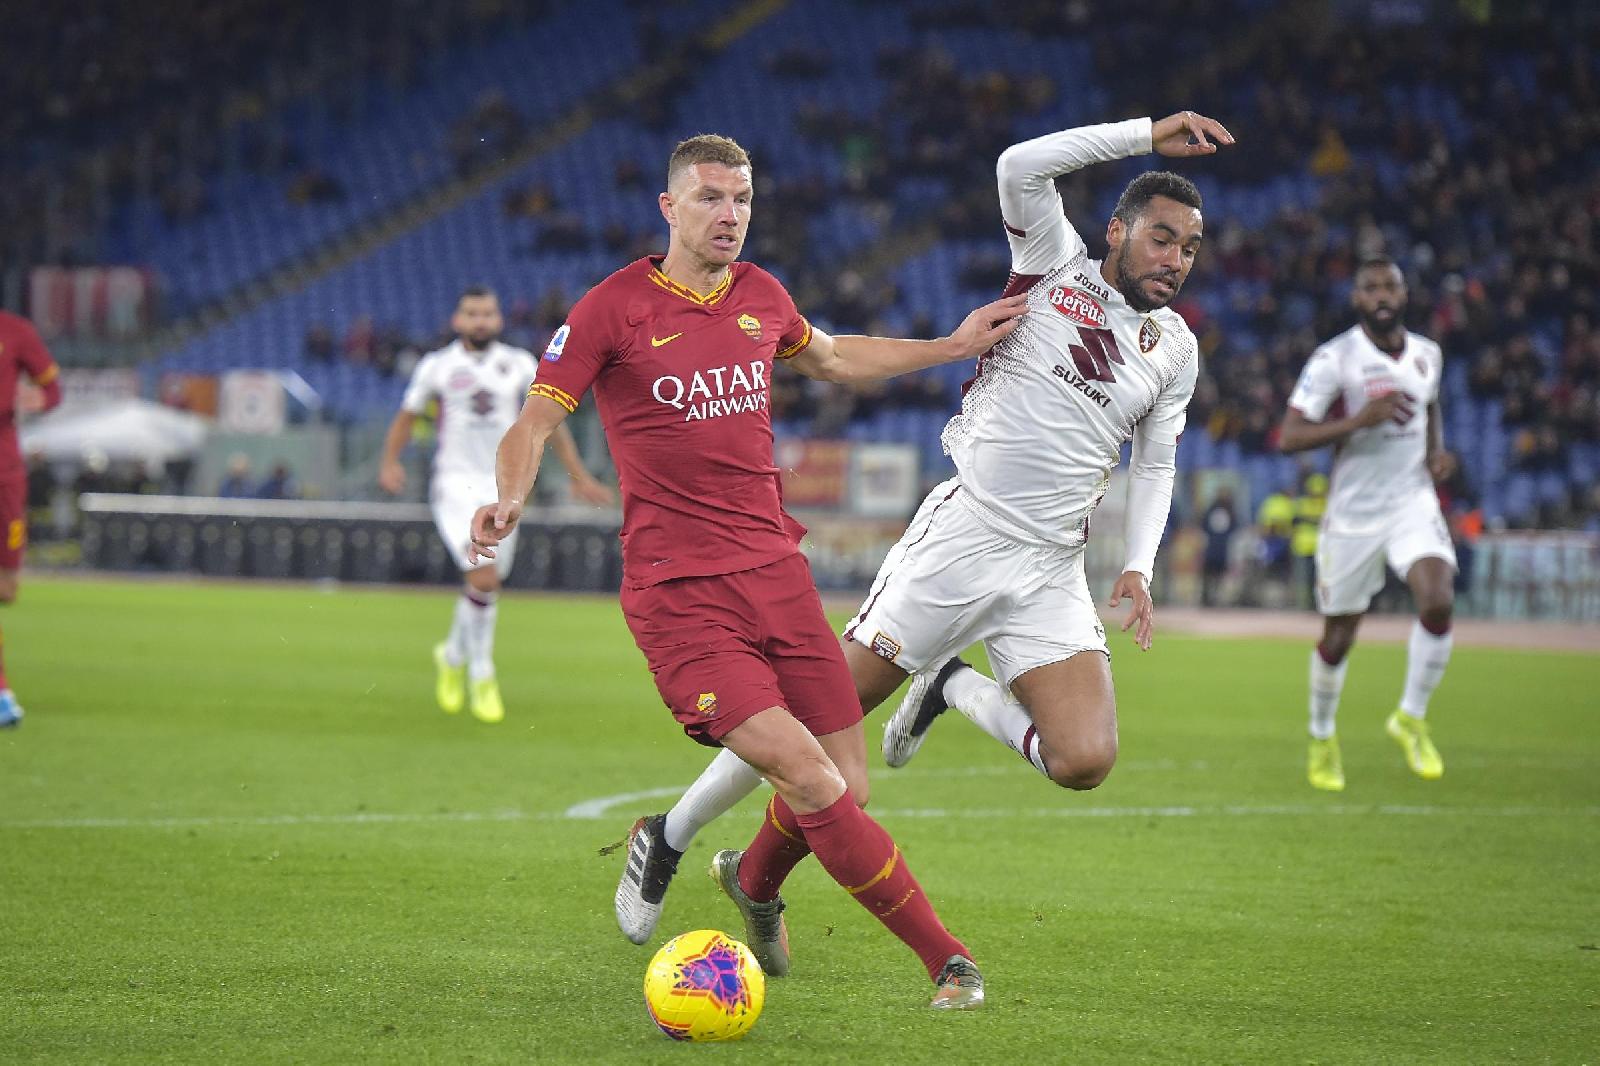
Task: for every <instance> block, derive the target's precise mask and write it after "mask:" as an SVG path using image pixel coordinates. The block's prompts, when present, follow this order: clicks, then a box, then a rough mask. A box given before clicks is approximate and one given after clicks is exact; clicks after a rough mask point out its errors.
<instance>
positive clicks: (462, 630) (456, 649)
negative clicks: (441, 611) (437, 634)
mask: <svg viewBox="0 0 1600 1066" xmlns="http://www.w3.org/2000/svg"><path fill="white" fill-rule="evenodd" d="M477 609H478V608H477V605H476V604H474V603H473V602H472V601H471V600H469V599H467V597H466V594H465V593H462V594H461V595H460V596H457V597H456V609H455V614H454V615H453V616H452V617H451V620H450V635H449V636H447V637H445V638H444V661H445V662H447V663H449V664H450V665H451V666H460V665H461V664H462V663H464V662H466V661H467V654H468V650H469V647H470V645H469V644H468V637H467V634H468V633H469V632H470V631H471V629H472V612H473V611H476V610H477Z"/></svg>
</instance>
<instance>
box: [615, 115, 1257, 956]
mask: <svg viewBox="0 0 1600 1066" xmlns="http://www.w3.org/2000/svg"><path fill="white" fill-rule="evenodd" d="M1231 143H1233V137H1232V136H1231V135H1230V134H1229V133H1228V131H1227V130H1226V129H1224V128H1223V127H1222V125H1221V124H1220V123H1218V122H1216V121H1214V120H1212V119H1209V118H1205V117H1204V116H1201V115H1196V114H1194V113H1193V112H1188V111H1185V112H1181V113H1179V114H1176V115H1172V116H1170V117H1168V118H1165V119H1162V120H1161V121H1159V122H1155V123H1152V122H1151V120H1150V119H1147V118H1144V119H1133V120H1130V121H1127V122H1117V123H1109V124H1105V125H1099V126H1085V127H1082V128H1080V129H1073V130H1067V131H1065V132H1062V133H1056V134H1052V135H1050V136H1046V137H1040V138H1038V139H1036V140H1032V141H1028V142H1026V143H1023V144H1019V145H1015V146H1013V147H1012V148H1009V149H1007V150H1006V152H1005V153H1004V154H1002V155H1001V157H1000V162H999V165H998V180H999V187H1000V206H1001V211H1002V214H1003V220H1004V223H1005V229H1006V233H1007V235H1008V240H1009V242H1010V245H1011V270H1012V275H1011V279H1010V282H1009V284H1008V285H1007V287H1006V292H1005V295H1007V296H1011V295H1015V294H1019V293H1026V294H1027V297H1028V308H1029V310H1028V314H1027V315H1026V316H1025V317H1024V318H1023V319H1022V320H1021V322H1022V324H1021V326H1019V327H1018V328H1017V329H1016V330H1015V331H1013V332H1012V334H1011V335H1010V336H1009V337H1007V338H1006V339H1005V340H1003V341H1002V342H1001V343H1000V344H999V345H997V346H996V347H995V348H994V349H993V350H992V351H990V352H989V353H988V354H986V355H985V356H984V357H983V358H982V359H981V360H979V363H978V372H977V375H976V377H975V378H974V379H973V381H972V382H971V383H970V384H969V386H968V388H967V390H966V393H965V396H964V397H963V400H962V405H961V411H960V413H959V414H957V415H956V417H955V418H953V419H952V420H951V422H950V425H949V426H948V427H947V428H946V429H945V433H944V443H945V448H946V450H947V451H948V452H949V453H950V456H951V458H952V459H953V460H954V461H955V465H956V470H957V471H958V473H957V476H956V477H954V478H952V479H951V480H949V481H947V482H945V483H944V484H942V485H940V486H938V487H937V488H935V489H934V490H933V491H932V492H931V493H930V494H929V495H928V497H927V499H926V500H924V502H923V504H922V506H921V508H920V509H919V510H918V512H917V514H916V516H915V517H914V518H913V519H912V521H911V525H910V527H909V528H908V529H907V530H906V533H905V535H904V536H903V537H902V538H901V540H900V542H899V543H898V544H896V545H895V546H894V547H893V548H892V549H890V551H889V554H888V557H887V558H886V559H885V560H884V563H883V566H882V568H881V569H880V570H879V572H878V576H877V579H876V580H875V581H874V583H873V586H872V590H871V592H870V593H869V594H868V597H867V600H866V602H865V603H864V604H863V606H862V608H861V611H860V613H859V614H858V615H857V616H856V617H855V619H854V620H853V621H852V622H851V623H850V624H849V626H848V627H846V629H845V634H844V636H845V639H844V641H843V643H844V652H845V661H846V662H847V663H848V664H849V667H850V672H851V674H852V676H853V677H854V679H855V683H856V691H857V694H858V695H859V696H860V698H861V703H862V706H863V707H864V708H865V709H867V710H871V709H872V708H874V707H876V706H877V705H878V704H879V703H881V702H883V701H884V700H885V699H887V698H888V697H889V696H890V695H891V694H892V693H893V692H894V691H895V689H896V688H898V687H899V686H900V684H901V682H903V681H904V680H905V677H906V675H907V674H914V675H916V677H915V679H914V680H913V682H912V685H911V688H910V690H909V691H908V693H907V695H906V697H905V699H904V700H903V701H902V702H901V704H900V707H899V709H898V710H897V711H896V712H895V714H894V716H893V717H892V718H891V719H890V721H889V723H888V725H887V727H886V729H885V733H884V756H885V758H886V759H887V760H888V762H889V764H890V765H891V766H899V765H902V764H904V763H905V762H906V761H907V760H909V759H910V758H911V756H912V755H913V754H914V753H915V752H916V750H917V748H918V747H919V746H920V745H921V743H922V741H923V738H924V736H925V735H926V732H927V729H928V726H929V724H930V723H931V722H932V721H933V719H934V718H935V717H936V716H937V715H938V714H940V713H941V712H943V711H944V710H945V709H946V707H956V708H958V709H960V710H961V711H962V713H963V714H965V715H966V716H967V717H968V718H969V719H971V720H972V721H973V722H974V723H975V724H976V725H977V726H978V727H979V728H980V729H982V730H983V731H984V732H986V733H988V734H989V735H990V736H992V737H994V738H995V739H996V740H999V741H1000V742H1001V743H1003V744H1006V745H1007V746H1009V747H1010V748H1012V749H1013V750H1014V751H1016V752H1018V753H1019V754H1021V755H1022V756H1023V758H1025V759H1027V760H1028V762H1029V763H1030V764H1031V765H1032V766H1033V767H1034V768H1035V769H1037V770H1038V771H1039V772H1040V773H1041V774H1044V775H1045V776H1047V777H1048V778H1050V779H1051V780H1052V781H1054V782H1055V783H1057V784H1059V785H1061V786H1063V787H1065V788H1073V789H1090V788H1094V787H1095V786H1096V785H1098V784H1100V782H1101V781H1103V780H1104V779H1105V777H1106V775H1107V774H1108V773H1110V771H1111V766H1112V764H1113V763H1114V762H1115V760H1116V753H1117V719H1116V696H1115V693H1114V692H1113V689H1112V683H1111V670H1110V653H1109V651H1108V650H1107V648H1106V642H1105V629H1104V627H1103V626H1102V625H1101V624H1100V618H1099V613H1098V611H1097V610H1096V609H1095V604H1094V598H1093V596H1092V595H1091V593H1090V591H1089V586H1088V582H1087V580H1086V578H1085V575H1084V569H1083V547H1084V543H1085V541H1086V540H1087V537H1088V531H1089V516H1090V514H1091V513H1092V512H1093V511H1094V508H1095V506H1096V505H1097V504H1098V503H1099V502H1100V498H1101V497H1102V496H1103V495H1104V493H1105V490H1106V486H1107V483H1108V481H1109V478H1110V474H1111V471H1112V469H1113V468H1114V467H1115V466H1116V465H1117V463H1118V461H1119V459H1120V455H1121V449H1122V445H1123V443H1124V442H1125V441H1128V440H1130V439H1131V440H1132V441H1133V463H1132V478H1131V480H1130V488H1129V492H1128V507H1127V529H1126V533H1127V564H1126V566H1125V568H1124V573H1123V574H1122V576H1121V577H1119V578H1118V579H1117V582H1116V584H1115V586H1114V587H1113V589H1112V593H1111V601H1110V602H1111V605H1112V606H1117V605H1118V604H1119V603H1120V602H1121V601H1122V599H1123V598H1124V597H1128V598H1130V599H1131V600H1132V601H1133V606H1132V610H1131V612H1130V613H1129V615H1128V617H1127V620H1126V622H1125V623H1124V625H1123V627H1122V628H1123V629H1124V630H1127V629H1128V628H1129V627H1131V626H1135V625H1136V626H1137V630H1136V638H1137V641H1138V644H1139V646H1140V647H1142V648H1145V649H1148V648H1149V647H1150V638H1151V632H1152V630H1153V628H1154V621H1155V619H1154V609H1153V606H1152V603H1151V599H1150V592H1149V582H1150V575H1151V573H1152V571H1153V568H1154V562H1155V555H1156V549H1157V547H1158V546H1159V544H1160V541H1161V534H1162V532H1163V530H1164V529H1165V527H1166V522H1167V513H1168V510H1169V508H1170V505H1171V501H1172V480H1173V476H1174V472H1175V467H1174V455H1175V451H1176V446H1177V442H1178V435H1179V434H1180V433H1181V432H1182V431H1183V426H1184V409H1185V408H1186V407H1187V406H1188V403H1189V398H1190V396H1191V395H1192V394H1193V392H1194V386H1195V380H1196V377H1197V375H1198V372H1199V362H1198V360H1199V355H1198V348H1197V345H1196V343H1195V339H1194V335H1193V334H1192V333H1191V332H1190V331H1189V328H1188V326H1187V325H1186V324H1185V323H1184V321H1183V319H1182V318H1180V317H1179V316H1178V314H1177V313H1176V312H1174V311H1171V310H1168V309H1167V307H1166V305H1167V304H1168V303H1169V302H1171V300H1172V299H1173V297H1175V296H1176V295H1177V294H1178V290H1179V289H1181V288H1182V286H1183V283H1184V279H1185V278H1187V277H1188V274H1189V270H1190V268H1191V267H1192V266H1193V265H1194V260H1195V256H1196V254H1197V252H1198V250H1199V246H1200V240H1201V230H1202V221H1201V214H1200V193H1199V191H1198V190H1197V189H1196V188H1195V187H1194V184H1193V183H1192V182H1190V181H1189V180H1187V179H1186V178H1183V177H1180V176H1179V175H1176V174H1172V173H1167V172H1159V171H1158V172H1152V173H1147V174H1143V175H1140V176H1139V177H1138V178H1135V179H1134V180H1133V181H1132V182H1130V183H1129V185H1128V187H1127V188H1126V189H1125V190H1124V191H1123V194H1122V196H1121V198H1120V199H1119V200H1118V202H1117V206H1116V209H1115V211H1114V212H1113V215H1112V218H1111V220H1110V222H1109V223H1108V225H1107V228H1106V240H1107V244H1108V245H1109V247H1110V251H1109V253H1108V254H1107V256H1106V260H1105V262H1104V263H1098V262H1095V261H1093V260H1091V259H1089V257H1088V250H1087V248H1086V247H1085V245H1084V242H1083V240H1082V239H1081V238H1080V237H1079V236H1078V233H1077V231H1076V230H1074V229H1073V227H1072V225H1071V223H1070V222H1068V221H1067V218H1066V216H1065V214H1064V213H1063V207H1062V202H1061V196H1060V194H1059V193H1058V192H1057V191H1056V186H1055V179H1056V178H1058V177H1060V176H1062V175H1064V174H1067V173H1070V172H1071V171H1074V170H1077V169H1079V168H1081V167H1084V166H1087V165H1089V164H1091V163H1098V162H1108V161H1111V160H1115V159H1122V158H1124V157H1126V156H1131V155H1136V154H1142V153H1146V152H1150V151H1152V150H1154V151H1157V152H1160V153H1161V154H1163V155H1168V156H1180V157H1181V156H1196V155H1206V154H1209V153H1212V152H1215V151H1216V150H1217V145H1218V144H1231ZM980 640H981V641H983V642H984V643H985V646H986V648H987V650H988V653H989V660H990V663H991V664H992V665H993V667H994V669H995V672H996V674H997V675H998V680H991V679H990V678H988V677H985V676H984V675H983V674H980V673H979V672H978V671H976V670H974V669H972V668H970V667H968V666H967V665H966V664H965V663H963V662H962V661H961V660H960V659H958V658H955V656H956V655H957V654H958V653H959V652H960V651H961V650H962V649H964V648H966V647H967V646H969V645H970V644H973V643H974V642H977V641H980ZM1085 652H1088V653H1091V654H1083V653H1085ZM758 781H759V778H758V777H757V776H756V774H755V772H754V771H753V770H751V769H749V768H748V767H746V766H745V765H744V764H743V763H741V762H740V761H739V760H738V759H737V758H736V757H735V756H734V755H733V754H732V753H731V752H723V753H721V754H719V755H718V756H717V757H716V759H715V760H713V761H712V764H711V766H710V767H708V768H707V770H706V771H705V772H704V773H703V774H702V775H701V776H700V778H699V780H697V781H696V782H695V784H694V785H692V786H690V788H689V790H688V791H687V792H686V793H685V794H684V796H683V798H682V799H680V800H679V802H678V804H677V805H676V806H675V807H673V809H672V810H671V811H670V812H668V813H667V814H666V815H665V816H662V815H656V816H653V817H651V818H645V819H640V821H639V822H638V823H636V824H635V826H634V828H633V831H632V832H631V834H630V837H629V854H628V860H627V866H626V869H625V870H624V872H623V876H622V879H621V882H620V883H619V885H618V888H617V896H616V912H617V920H618V924H619V925H621V927H622V929H623V932H624V933H625V934H627V936H628V937H629V939H631V940H633V941H634V942H635V943H643V942H644V940H646V939H647V938H648V937H649V935H650V932H651V931H652V930H653V929H654V926H655V923H656V920H657V918H658V917H659V915H660V909H661V900H662V897H663V895H664V893H665V891H666V885H667V882H668V881H669V880H670V878H671V875H672V871H673V870H674V869H675V868H676V863H677V857H678V855H679V854H680V853H681V852H682V850H683V848H685V847H687V845H688V842H689V840H690V839H692V838H693V836H694V834H695V832H697V831H698V829H699V828H700V827H701V826H702V825H705V824H706V823H707V822H709V821H710V820H711V819H713V818H715V817H717V816H718V815H720V814H721V813H722V812H723V811H725V810H727V809H728V808H729V807H731V806H732V805H733V804H734V803H735V802H737V801H738V800H739V799H741V798H742V797H743V796H745V795H746V794H747V793H749V792H750V791H751V789H753V788H754V787H755V785H756V784H757V782H758ZM856 799H857V802H859V803H863V804H864V803H865V802H866V800H867V797H866V796H865V795H861V796H857V797H856Z"/></svg>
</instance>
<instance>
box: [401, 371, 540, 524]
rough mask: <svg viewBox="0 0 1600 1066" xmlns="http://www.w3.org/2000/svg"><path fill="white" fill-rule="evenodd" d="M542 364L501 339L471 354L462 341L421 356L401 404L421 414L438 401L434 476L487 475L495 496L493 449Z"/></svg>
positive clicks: (481, 477)
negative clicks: (502, 342) (437, 431)
mask: <svg viewBox="0 0 1600 1066" xmlns="http://www.w3.org/2000/svg"><path fill="white" fill-rule="evenodd" d="M538 368H539V364H538V362H537V361H536V360H535V359H534V357H533V355H532V353H530V352H528V351H527V350H526V349H523V348H513V347H512V346H511V345H509V344H501V343H500V342H499V341H495V342H494V343H493V344H491V345H489V347H488V349H487V350H486V351H482V352H469V351H467V349H466V348H464V347H463V346H462V344H461V342H460V341H459V340H458V341H455V342H454V343H452V344H450V345H449V346H448V347H445V348H440V349H439V350H438V351H436V352H429V353H428V354H427V355H426V356H424V357H423V358H422V361H421V362H420V363H418V364H417V369H416V370H415V371H414V372H413V373H412V375H411V384H410V385H408V386H407V387H406V394H405V398H404V399H403V400H402V401H401V403H400V406H401V407H402V408H404V409H405V410H407V411H410V412H411V413H412V414H421V413H422V411H423V409H424V408H426V407H427V405H428V401H429V400H430V399H435V398H437V399H438V401H439V446H438V450H437V451H436V452H435V453H434V457H433V470H434V474H435V476H436V477H437V476H445V477H470V478H473V479H476V480H482V479H484V478H487V479H488V486H489V490H490V492H491V494H492V492H493V488H494V456H495V449H496V448H498V447H499V446H500V438H501V437H503V436H505V433H506V430H508V429H510V428H511V424H512V423H513V422H515V421H516V420H517V414H518V413H519V412H520V411H521V410H522V401H523V398H524V397H525V396H527V394H528V386H530V385H531V384H533V379H534V375H535V374H536V373H537V372H538Z"/></svg>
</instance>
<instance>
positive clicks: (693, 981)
mask: <svg viewBox="0 0 1600 1066" xmlns="http://www.w3.org/2000/svg"><path fill="white" fill-rule="evenodd" d="M766 998H767V975H766V974H764V973H762V972H761V964H760V963H758V962H756V957H755V956H754V955H753V954H751V952H750V949H749V948H747V947H745V946H744V945H743V944H741V943H739V941H737V940H735V939H733V937H731V936H729V935H728V934H727V933H723V932H719V931H718V930H715V929H696V930H695V931H694V932H692V933H680V934H679V935H678V936H675V937H673V938H672V939H671V940H669V941H667V942H666V943H665V944H663V945H662V946H661V950H660V951H658V952H656V956H655V958H653V959H651V960H650V968H649V969H648V970H646V971H645V973H644V1004H645V1006H646V1007H647V1008H648V1009H649V1011H650V1018H651V1020H652V1021H654V1022H655V1023H656V1025H657V1026H659V1027H660V1029H661V1031H662V1032H663V1033H666V1034H667V1035H668V1036H670V1037H672V1039H674V1040H737V1039H739V1038H740V1037H741V1036H744V1034H746V1033H748V1032H749V1031H750V1027H751V1026H753V1025H755V1024H756V1019H757V1018H759V1017H761V1005H762V1004H763V1003H764V1002H766Z"/></svg>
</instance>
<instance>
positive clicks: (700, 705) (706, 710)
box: [694, 692, 717, 718]
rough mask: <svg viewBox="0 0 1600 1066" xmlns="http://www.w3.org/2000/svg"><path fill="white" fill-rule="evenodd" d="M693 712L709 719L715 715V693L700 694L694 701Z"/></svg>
mask: <svg viewBox="0 0 1600 1066" xmlns="http://www.w3.org/2000/svg"><path fill="white" fill-rule="evenodd" d="M694 706H695V710H697V711H699V712H700V713H701V714H703V715H705V716H706V717H707V718H710V717H711V716H712V715H714V714H716V713H717V694H716V693H715V692H702V693H700V698H699V699H698V700H696V701H695V705H694Z"/></svg>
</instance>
